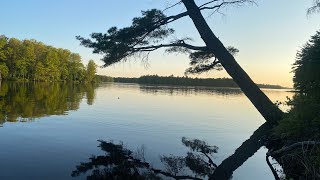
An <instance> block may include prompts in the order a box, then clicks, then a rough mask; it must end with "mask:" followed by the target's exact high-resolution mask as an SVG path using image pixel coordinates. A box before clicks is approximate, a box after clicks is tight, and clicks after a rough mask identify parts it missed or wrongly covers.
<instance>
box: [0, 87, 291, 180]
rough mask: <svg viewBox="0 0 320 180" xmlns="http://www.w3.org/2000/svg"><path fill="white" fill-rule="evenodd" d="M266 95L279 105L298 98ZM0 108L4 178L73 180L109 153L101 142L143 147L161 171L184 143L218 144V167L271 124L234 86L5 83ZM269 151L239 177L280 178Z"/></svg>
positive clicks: (237, 174) (240, 170)
mask: <svg viewBox="0 0 320 180" xmlns="http://www.w3.org/2000/svg"><path fill="white" fill-rule="evenodd" d="M264 92H265V93H266V94H267V95H268V96H269V97H270V98H271V99H272V100H273V101H276V100H278V101H285V100H286V97H287V96H288V97H292V95H293V94H292V93H290V92H287V91H285V90H264ZM0 108H1V109H0V113H1V114H0V115H1V116H0V118H1V119H0V122H1V124H2V126H3V127H1V128H0V147H1V150H0V179H72V177H71V172H72V171H73V170H75V167H76V166H77V165H79V163H80V162H86V161H88V159H89V158H90V157H91V156H92V155H100V154H103V152H102V151H101V150H100V149H99V148H98V147H97V146H98V145H99V143H98V142H97V140H99V139H102V140H106V141H108V140H113V141H114V142H115V143H118V142H120V141H121V142H123V143H124V144H125V145H126V147H127V148H128V149H132V150H135V149H137V148H138V147H141V145H144V147H145V151H146V159H147V161H148V162H149V163H150V164H152V165H153V166H154V167H157V168H161V167H162V165H161V161H160V159H159V156H160V155H170V154H173V155H185V153H186V152H187V150H188V149H187V148H186V147H184V146H183V145H182V143H181V138H182V137H188V138H197V139H200V140H205V141H206V142H207V143H208V144H210V145H216V146H218V147H219V150H218V153H217V154H215V158H214V161H215V163H216V164H219V163H221V162H222V161H223V160H224V159H225V158H227V157H229V156H230V155H232V154H233V152H234V150H235V149H236V148H237V147H239V146H240V145H241V144H242V142H243V141H245V140H246V139H248V138H249V137H250V136H251V135H252V133H253V132H254V131H255V130H256V129H257V128H258V127H259V126H260V125H261V124H263V123H264V119H263V118H262V116H261V115H260V114H259V113H258V111H257V110H256V109H255V108H254V106H253V105H252V104H251V103H250V101H249V100H248V99H247V98H246V97H245V96H244V95H243V94H242V93H241V91H240V90H238V89H227V88H205V87H187V88H186V87H184V88H183V87H170V86H167V87H166V86H161V87H155V86H144V85H137V84H116V83H114V84H101V85H99V87H97V88H96V89H94V88H93V87H89V86H87V87H80V86H78V85H73V86H66V85H59V84H58V85H44V84H35V85H32V84H21V83H20V84H14V85H12V84H9V85H8V84H7V83H2V86H1V91H0ZM282 108H283V109H286V107H282ZM10 121H11V122H10ZM266 152H267V149H265V148H261V149H260V150H259V151H258V152H257V153H256V154H255V155H254V156H252V157H251V158H250V159H249V160H248V161H246V162H245V163H244V164H243V165H242V166H241V167H240V168H238V169H237V170H236V171H235V172H234V174H233V179H239V180H242V179H260V180H264V179H265V180H270V179H273V176H272V173H271V171H270V169H269V168H268V166H267V164H266V162H265V153H266ZM85 177H86V175H82V176H80V177H78V178H79V179H85ZM73 179H76V178H73Z"/></svg>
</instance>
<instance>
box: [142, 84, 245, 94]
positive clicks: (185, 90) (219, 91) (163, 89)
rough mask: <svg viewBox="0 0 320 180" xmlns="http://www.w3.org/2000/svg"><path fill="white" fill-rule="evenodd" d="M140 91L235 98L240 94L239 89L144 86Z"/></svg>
mask: <svg viewBox="0 0 320 180" xmlns="http://www.w3.org/2000/svg"><path fill="white" fill-rule="evenodd" d="M140 91H141V92H143V93H151V94H154V95H157V94H169V95H171V96H176V95H184V96H186V95H198V94H205V95H210V94H215V95H221V96H236V95H240V94H242V91H241V90H240V89H239V88H217V87H200V86H199V87H193V86H146V85H141V86H140Z"/></svg>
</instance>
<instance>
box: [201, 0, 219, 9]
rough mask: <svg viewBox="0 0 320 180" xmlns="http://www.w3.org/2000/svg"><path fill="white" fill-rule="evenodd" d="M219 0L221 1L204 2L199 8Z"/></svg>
mask: <svg viewBox="0 0 320 180" xmlns="http://www.w3.org/2000/svg"><path fill="white" fill-rule="evenodd" d="M217 1H219V0H213V1H209V2H206V3H204V4H202V5H201V6H199V8H202V7H204V6H206V5H208V4H211V3H214V2H217Z"/></svg>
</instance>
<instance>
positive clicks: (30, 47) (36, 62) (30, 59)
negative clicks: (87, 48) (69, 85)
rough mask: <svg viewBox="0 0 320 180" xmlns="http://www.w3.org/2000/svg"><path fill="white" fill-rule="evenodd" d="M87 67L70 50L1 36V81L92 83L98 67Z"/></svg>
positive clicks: (89, 65) (92, 65)
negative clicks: (5, 79) (4, 79)
mask: <svg viewBox="0 0 320 180" xmlns="http://www.w3.org/2000/svg"><path fill="white" fill-rule="evenodd" d="M87 67H88V68H89V69H86V68H85V66H84V65H83V64H82V62H81V56H80V55H79V54H77V53H72V52H71V51H69V50H67V49H62V48H55V47H52V46H48V45H45V44H44V43H42V42H38V41H36V40H22V41H21V40H18V39H16V38H7V37H5V36H0V79H1V77H3V78H7V79H12V80H33V81H86V80H87V81H90V82H91V81H92V80H93V77H92V76H94V74H95V73H96V68H97V66H96V65H95V63H94V62H93V61H90V62H89V64H88V66H87ZM93 73H94V74H93ZM92 74H93V75H92ZM86 77H87V78H86Z"/></svg>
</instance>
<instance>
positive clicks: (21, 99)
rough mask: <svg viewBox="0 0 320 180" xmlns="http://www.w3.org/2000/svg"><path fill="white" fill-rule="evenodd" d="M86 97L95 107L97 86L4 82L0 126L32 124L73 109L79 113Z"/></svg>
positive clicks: (1, 91)
mask: <svg viewBox="0 0 320 180" xmlns="http://www.w3.org/2000/svg"><path fill="white" fill-rule="evenodd" d="M84 97H86V98H87V103H88V104H89V105H92V104H93V101H94V98H95V91H94V87H93V85H91V84H85V85H79V84H64V83H13V82H11V83H10V82H2V83H1V85H0V124H3V123H5V122H25V121H32V120H33V119H35V118H40V117H44V116H50V115H66V113H67V112H68V111H70V110H78V109H79V104H80V101H81V100H82V99H83V98H84Z"/></svg>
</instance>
